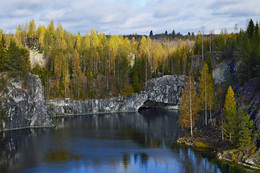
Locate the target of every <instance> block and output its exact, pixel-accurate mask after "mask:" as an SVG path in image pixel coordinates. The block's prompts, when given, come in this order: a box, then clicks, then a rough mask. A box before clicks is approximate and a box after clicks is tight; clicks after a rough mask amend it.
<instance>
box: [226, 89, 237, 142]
mask: <svg viewBox="0 0 260 173" xmlns="http://www.w3.org/2000/svg"><path fill="white" fill-rule="evenodd" d="M223 112H224V117H225V123H224V128H225V130H226V136H227V137H229V141H230V142H233V141H232V137H233V136H234V134H235V129H236V113H237V112H236V102H235V97H234V91H233V89H232V87H231V86H229V88H228V91H227V94H226V99H225V104H224V109H223Z"/></svg>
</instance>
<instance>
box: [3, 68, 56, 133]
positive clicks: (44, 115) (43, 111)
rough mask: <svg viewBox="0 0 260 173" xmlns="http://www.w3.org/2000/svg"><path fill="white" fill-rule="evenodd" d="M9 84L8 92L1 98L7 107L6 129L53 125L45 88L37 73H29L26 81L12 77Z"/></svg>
mask: <svg viewBox="0 0 260 173" xmlns="http://www.w3.org/2000/svg"><path fill="white" fill-rule="evenodd" d="M7 85H8V86H7V88H8V92H7V93H5V94H4V95H3V96H2V98H1V99H2V100H4V101H3V102H2V105H4V106H5V107H6V121H5V122H4V123H3V124H2V126H3V127H2V128H3V129H4V130H10V129H16V128H24V127H45V126H46V127H47V126H52V121H51V118H50V115H49V114H48V112H47V106H46V100H45V98H44V89H43V86H42V83H41V80H40V79H39V77H38V76H37V75H33V74H31V73H29V74H28V80H27V82H26V83H24V81H15V79H11V80H10V81H8V83H7ZM23 85H25V86H24V87H22V86H23Z"/></svg>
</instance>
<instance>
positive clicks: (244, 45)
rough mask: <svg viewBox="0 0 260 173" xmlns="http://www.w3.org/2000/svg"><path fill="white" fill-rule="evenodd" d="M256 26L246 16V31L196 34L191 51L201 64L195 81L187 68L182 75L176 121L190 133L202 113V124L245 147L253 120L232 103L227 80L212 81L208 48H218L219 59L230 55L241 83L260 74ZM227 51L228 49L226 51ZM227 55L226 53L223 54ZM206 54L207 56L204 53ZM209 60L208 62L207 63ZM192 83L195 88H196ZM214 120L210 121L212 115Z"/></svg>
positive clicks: (259, 50) (251, 134) (231, 93)
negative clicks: (205, 35) (212, 127)
mask: <svg viewBox="0 0 260 173" xmlns="http://www.w3.org/2000/svg"><path fill="white" fill-rule="evenodd" d="M259 32H260V30H259V28H258V24H256V25H254V23H253V21H252V20H250V21H249V23H248V27H247V29H246V31H243V30H240V32H239V33H231V34H227V33H226V34H223V33H221V34H220V35H219V36H216V35H214V38H213V36H212V37H209V38H207V39H205V38H204V39H203V35H202V34H199V35H198V39H197V41H196V43H195V45H194V53H195V54H200V55H201V56H202V58H203V53H204V55H205V57H204V63H203V64H204V65H203V67H202V69H200V71H199V73H198V76H197V77H196V78H197V79H198V81H197V82H196V81H195V80H194V76H195V75H196V74H194V73H193V72H192V70H191V69H190V71H189V75H188V76H187V77H186V82H185V87H184V90H183V91H182V96H181V99H180V107H179V111H180V117H179V124H180V126H181V127H182V128H183V129H184V130H186V132H187V134H188V132H189V133H190V136H191V137H193V129H194V126H195V125H196V123H198V120H199V118H200V115H203V116H204V127H206V126H208V125H211V126H216V127H217V128H218V129H219V130H220V131H221V139H222V140H224V139H226V140H228V141H229V142H230V143H231V144H233V145H235V146H237V147H245V146H248V145H250V144H251V141H252V138H253V136H254V135H255V134H254V133H253V121H252V120H250V116H249V115H248V113H247V112H246V111H244V110H243V109H242V106H241V103H236V101H235V94H234V91H233V89H232V87H231V86H230V83H231V82H230V81H227V82H226V83H222V84H221V85H218V86H217V85H214V79H213V77H212V70H210V69H211V68H212V67H210V66H211V65H212V62H211V60H210V61H207V60H208V59H211V57H212V51H213V50H214V51H221V55H222V56H223V57H222V58H221V60H223V59H230V58H234V59H235V61H236V62H237V64H239V66H238V69H237V72H236V73H237V75H238V76H239V81H240V84H241V85H244V83H245V82H247V81H249V80H250V79H252V78H257V77H259V76H260V73H259V71H260V69H259V64H260V62H259V60H260V48H259V43H260V40H259ZM227 52H228V53H227ZM227 55H230V57H226V56H227ZM207 56H208V57H207ZM209 62H210V63H209ZM196 87H197V88H198V89H196ZM213 114H214V116H215V117H214V118H215V119H216V120H218V122H213V121H212V116H213Z"/></svg>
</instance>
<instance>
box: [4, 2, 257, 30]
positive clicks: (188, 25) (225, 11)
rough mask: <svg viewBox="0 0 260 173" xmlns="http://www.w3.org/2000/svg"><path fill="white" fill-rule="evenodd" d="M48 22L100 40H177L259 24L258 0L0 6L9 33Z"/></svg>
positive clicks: (14, 4)
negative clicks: (174, 36)
mask: <svg viewBox="0 0 260 173" xmlns="http://www.w3.org/2000/svg"><path fill="white" fill-rule="evenodd" d="M32 19H34V20H35V23H36V25H37V26H38V25H39V24H43V25H45V26H47V25H48V24H49V23H50V21H51V20H53V21H54V23H55V25H57V24H58V23H60V24H61V25H62V26H63V28H64V29H65V30H67V31H69V32H72V33H81V34H85V33H87V32H90V30H91V28H93V29H94V30H96V31H103V32H104V33H105V34H118V35H120V34H123V35H125V34H135V33H137V34H146V35H148V34H149V32H150V31H151V30H152V31H153V33H154V34H156V33H164V32H165V31H166V30H167V31H168V33H170V32H172V31H173V30H175V32H180V33H182V34H187V32H194V33H195V34H196V33H198V31H202V30H204V33H209V32H210V31H211V30H214V32H215V33H220V31H221V29H227V30H228V32H233V31H234V27H235V24H238V27H239V28H242V29H245V28H246V26H247V23H248V20H249V19H253V20H254V22H257V21H260V0H0V28H1V29H3V30H4V32H6V33H15V30H16V28H17V26H18V25H19V24H21V25H25V24H26V23H28V22H29V21H30V20H32Z"/></svg>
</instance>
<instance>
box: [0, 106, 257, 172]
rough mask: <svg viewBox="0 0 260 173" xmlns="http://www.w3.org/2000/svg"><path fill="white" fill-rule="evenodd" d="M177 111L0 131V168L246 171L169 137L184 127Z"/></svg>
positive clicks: (89, 117) (94, 117)
mask: <svg viewBox="0 0 260 173" xmlns="http://www.w3.org/2000/svg"><path fill="white" fill-rule="evenodd" d="M177 120H178V114H177V112H176V111H154V110H145V111H142V112H141V113H115V114H99V115H85V116H78V117H74V118H66V119H61V118H60V119H56V120H55V123H56V124H57V128H56V129H25V130H17V131H10V132H6V133H2V134H1V137H0V142H1V143H0V172H1V173H5V172H29V173H34V172H35V173H45V172H46V173H50V172H55V173H57V172H69V173H72V172H76V173H81V172H87V173H93V172H100V173H110V172H111V173H121V172H122V173H128V172H129V173H130V172H131V173H132V172H133V173H138V172H147V173H153V172H154V173H158V172H162V173H164V172H198V173H203V172H209V173H211V172H213V173H214V172H245V171H252V170H250V169H247V168H244V167H240V166H237V165H230V164H228V163H224V162H220V161H217V160H216V159H215V154H214V153H213V152H210V151H198V150H194V149H191V148H189V147H186V146H183V145H179V144H177V143H173V142H172V141H176V140H177V139H178V137H181V136H183V132H182V131H181V129H180V127H179V126H178V124H177Z"/></svg>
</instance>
